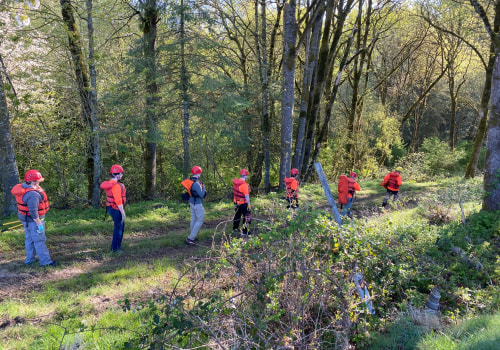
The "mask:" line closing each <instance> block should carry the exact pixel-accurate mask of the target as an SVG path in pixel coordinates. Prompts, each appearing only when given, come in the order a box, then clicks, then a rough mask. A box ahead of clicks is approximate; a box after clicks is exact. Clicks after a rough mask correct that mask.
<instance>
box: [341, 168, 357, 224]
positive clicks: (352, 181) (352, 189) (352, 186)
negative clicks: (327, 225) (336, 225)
mask: <svg viewBox="0 0 500 350" xmlns="http://www.w3.org/2000/svg"><path fill="white" fill-rule="evenodd" d="M357 178H358V174H356V173H355V172H354V171H353V172H351V173H350V174H349V178H348V181H349V184H348V186H349V188H348V197H349V200H348V202H347V204H346V205H345V206H344V210H342V213H340V215H347V216H349V217H350V218H351V217H352V215H351V206H352V202H353V201H354V195H355V194H356V191H361V187H359V184H358V183H357V182H356V179H357Z"/></svg>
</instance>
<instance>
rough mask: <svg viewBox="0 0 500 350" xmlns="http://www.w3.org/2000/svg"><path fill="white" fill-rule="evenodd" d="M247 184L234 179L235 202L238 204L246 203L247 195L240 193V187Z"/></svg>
mask: <svg viewBox="0 0 500 350" xmlns="http://www.w3.org/2000/svg"><path fill="white" fill-rule="evenodd" d="M244 183H246V182H245V181H244V180H242V179H233V202H234V203H236V204H243V203H246V199H245V194H244V193H243V192H241V191H240V186H241V185H243V184H244Z"/></svg>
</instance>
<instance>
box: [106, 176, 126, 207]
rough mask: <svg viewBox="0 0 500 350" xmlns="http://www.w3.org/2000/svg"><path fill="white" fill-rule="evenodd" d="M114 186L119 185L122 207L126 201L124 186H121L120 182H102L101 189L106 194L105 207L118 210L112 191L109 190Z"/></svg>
mask: <svg viewBox="0 0 500 350" xmlns="http://www.w3.org/2000/svg"><path fill="white" fill-rule="evenodd" d="M114 185H120V188H121V194H122V203H123V205H125V202H126V200H127V196H126V191H125V185H124V184H122V183H121V182H111V181H104V182H103V183H102V184H101V188H102V189H103V190H104V192H106V206H107V207H111V208H113V209H116V210H118V206H117V205H116V201H115V198H114V197H113V191H112V190H111V189H112V188H113V186H114Z"/></svg>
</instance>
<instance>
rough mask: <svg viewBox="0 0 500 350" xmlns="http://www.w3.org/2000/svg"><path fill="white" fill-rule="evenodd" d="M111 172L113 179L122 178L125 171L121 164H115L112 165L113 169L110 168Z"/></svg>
mask: <svg viewBox="0 0 500 350" xmlns="http://www.w3.org/2000/svg"><path fill="white" fill-rule="evenodd" d="M109 173H110V174H111V177H112V178H113V179H115V180H121V178H122V177H123V173H125V171H124V170H123V167H122V166H121V165H118V164H115V165H112V166H111V169H109Z"/></svg>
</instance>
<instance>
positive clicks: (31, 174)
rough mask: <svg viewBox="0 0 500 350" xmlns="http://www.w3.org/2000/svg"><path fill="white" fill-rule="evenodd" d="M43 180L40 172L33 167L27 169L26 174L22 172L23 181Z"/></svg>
mask: <svg viewBox="0 0 500 350" xmlns="http://www.w3.org/2000/svg"><path fill="white" fill-rule="evenodd" d="M43 180H45V179H44V178H43V176H42V174H41V173H40V172H39V171H38V170H35V169H31V170H28V171H27V172H26V174H24V181H40V182H42V181H43Z"/></svg>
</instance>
